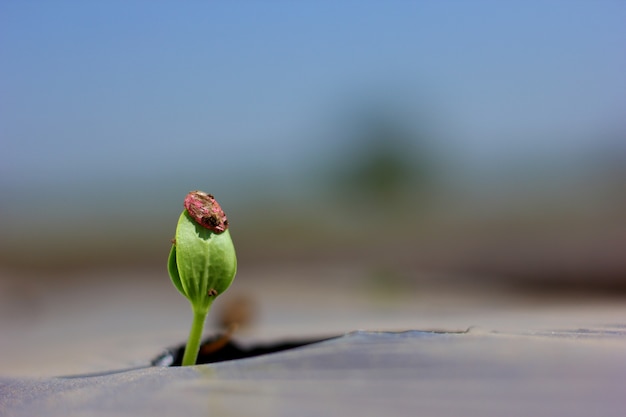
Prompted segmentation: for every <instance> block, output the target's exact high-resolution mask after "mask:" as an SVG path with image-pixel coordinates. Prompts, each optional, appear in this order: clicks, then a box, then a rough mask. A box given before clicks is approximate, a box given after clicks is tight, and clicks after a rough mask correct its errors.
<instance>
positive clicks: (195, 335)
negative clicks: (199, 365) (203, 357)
mask: <svg viewBox="0 0 626 417" xmlns="http://www.w3.org/2000/svg"><path fill="white" fill-rule="evenodd" d="M192 308H193V307H192ZM207 313H208V310H198V309H195V308H193V322H192V323H191V330H190V331H189V339H187V345H186V346H185V354H184V355H183V363H182V365H183V366H190V365H195V364H196V361H197V360H198V352H199V351H200V339H202V330H203V329H204V320H206V316H207Z"/></svg>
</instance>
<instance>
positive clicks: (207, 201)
mask: <svg viewBox="0 0 626 417" xmlns="http://www.w3.org/2000/svg"><path fill="white" fill-rule="evenodd" d="M184 205H185V209H186V210H187V213H189V215H190V216H191V218H192V219H194V221H195V222H196V223H198V224H199V225H201V226H202V227H204V228H206V229H209V230H210V231H212V232H214V233H217V234H220V233H224V232H225V231H226V229H228V219H227V218H226V214H224V210H222V208H221V207H220V205H219V204H218V202H217V201H215V197H213V196H212V195H211V194H207V193H204V192H202V191H192V192H190V193H189V194H187V197H185V202H184Z"/></svg>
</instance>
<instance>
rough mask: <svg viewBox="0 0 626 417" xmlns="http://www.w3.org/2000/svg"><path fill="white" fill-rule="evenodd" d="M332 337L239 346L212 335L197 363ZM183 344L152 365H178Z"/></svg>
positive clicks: (242, 355)
mask: <svg viewBox="0 0 626 417" xmlns="http://www.w3.org/2000/svg"><path fill="white" fill-rule="evenodd" d="M332 338H333V337H326V338H316V339H306V340H285V341H280V342H276V343H266V344H258V345H251V346H241V345H240V344H238V343H237V342H235V341H234V340H232V339H230V338H226V339H225V338H224V336H220V335H218V336H213V337H211V338H208V339H205V340H204V341H203V342H202V345H200V352H199V354H198V360H197V362H196V363H197V364H198V365H200V364H206V363H215V362H224V361H231V360H235V359H244V358H253V357H255V356H261V355H266V354H269V353H276V352H282V351H285V350H289V349H295V348H298V347H301V346H306V345H310V344H313V343H318V342H323V341H325V340H329V339H332ZM184 352H185V345H180V346H177V347H174V348H170V349H168V350H167V351H166V352H165V353H163V354H162V355H160V356H159V357H157V358H156V359H154V360H153V361H152V365H153V366H180V365H181V363H182V361H183V354H184Z"/></svg>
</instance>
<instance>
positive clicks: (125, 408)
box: [0, 325, 626, 417]
mask: <svg viewBox="0 0 626 417" xmlns="http://www.w3.org/2000/svg"><path fill="white" fill-rule="evenodd" d="M625 387H626V327H625V326H618V325H613V326H607V327H602V328H593V329H572V330H567V329H565V330H555V331H544V330H541V331H538V332H525V333H516V334H512V333H501V332H493V331H484V330H479V329H470V331H469V332H467V333H432V332H419V331H407V332H395V333H394V332H353V333H350V334H347V335H345V336H343V337H340V338H337V339H333V340H329V341H325V342H321V343H318V344H314V345H309V346H306V347H301V348H297V349H293V350H290V351H285V352H281V353H277V354H270V355H265V356H259V357H256V358H250V359H243V360H237V361H230V362H222V363H217V364H212V365H201V366H196V367H188V368H157V367H151V368H143V369H136V370H129V371H122V372H117V373H111V374H105V375H92V376H78V377H65V378H39V379H28V378H4V379H0V415H2V416H7V417H8V416H16V417H18V416H24V417H26V416H28V417H30V416H37V415H46V416H71V415H81V416H172V415H182V416H208V415H216V416H217V415H219V416H239V415H241V416H252V415H254V416H296V415H297V416H320V415H337V416H352V415H354V416H381V415H389V416H391V415H393V416H416V415H419V416H461V415H462V416H505V415H506V416H591V415H598V416H603V417H609V416H623V415H625V413H626V396H625V395H624V393H625V392H626V391H625Z"/></svg>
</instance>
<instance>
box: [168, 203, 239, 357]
mask: <svg viewBox="0 0 626 417" xmlns="http://www.w3.org/2000/svg"><path fill="white" fill-rule="evenodd" d="M184 205H185V210H183V212H182V214H181V215H180V217H179V219H178V225H177V226H176V235H175V238H174V240H173V244H172V248H171V250H170V255H169V260H168V272H169V274H170V278H171V279H172V283H173V284H174V286H175V287H176V288H177V289H178V291H180V293H181V294H183V295H184V296H185V297H186V298H187V299H188V300H189V302H190V303H191V306H192V309H193V311H194V324H193V325H192V332H191V334H190V340H189V342H188V343H187V348H188V349H189V346H190V345H192V348H191V349H192V350H193V349H195V354H193V353H190V354H189V356H193V363H195V361H196V356H197V349H198V347H199V336H200V335H201V332H202V327H203V325H204V319H205V317H206V315H207V313H208V311H209V308H210V307H211V304H212V303H213V301H214V300H215V298H216V297H217V296H218V295H220V294H222V293H223V292H224V291H226V289H227V288H228V287H229V286H230V284H231V283H232V282H233V279H234V277H235V273H236V272H237V257H236V255H235V247H234V246H233V242H232V240H231V238H230V233H229V231H228V220H227V219H226V215H225V214H224V212H223V210H222V209H221V207H220V205H219V204H218V203H217V201H215V198H213V196H212V195H210V194H206V193H203V192H201V191H192V192H190V193H189V194H188V195H187V197H186V198H185V204H184ZM200 317H202V319H201V321H200ZM198 321H200V322H199V323H197V322H198ZM198 326H199V327H200V328H199V330H198ZM195 333H197V335H196V334H195ZM192 336H193V337H192ZM196 336H197V339H198V340H197V344H198V347H195V346H193V345H194V344H196V341H195V340H193V341H192V338H196ZM187 356H188V355H187V351H185V358H187ZM189 361H190V360H188V361H187V362H189ZM188 364H192V363H185V360H183V365H188Z"/></svg>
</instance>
